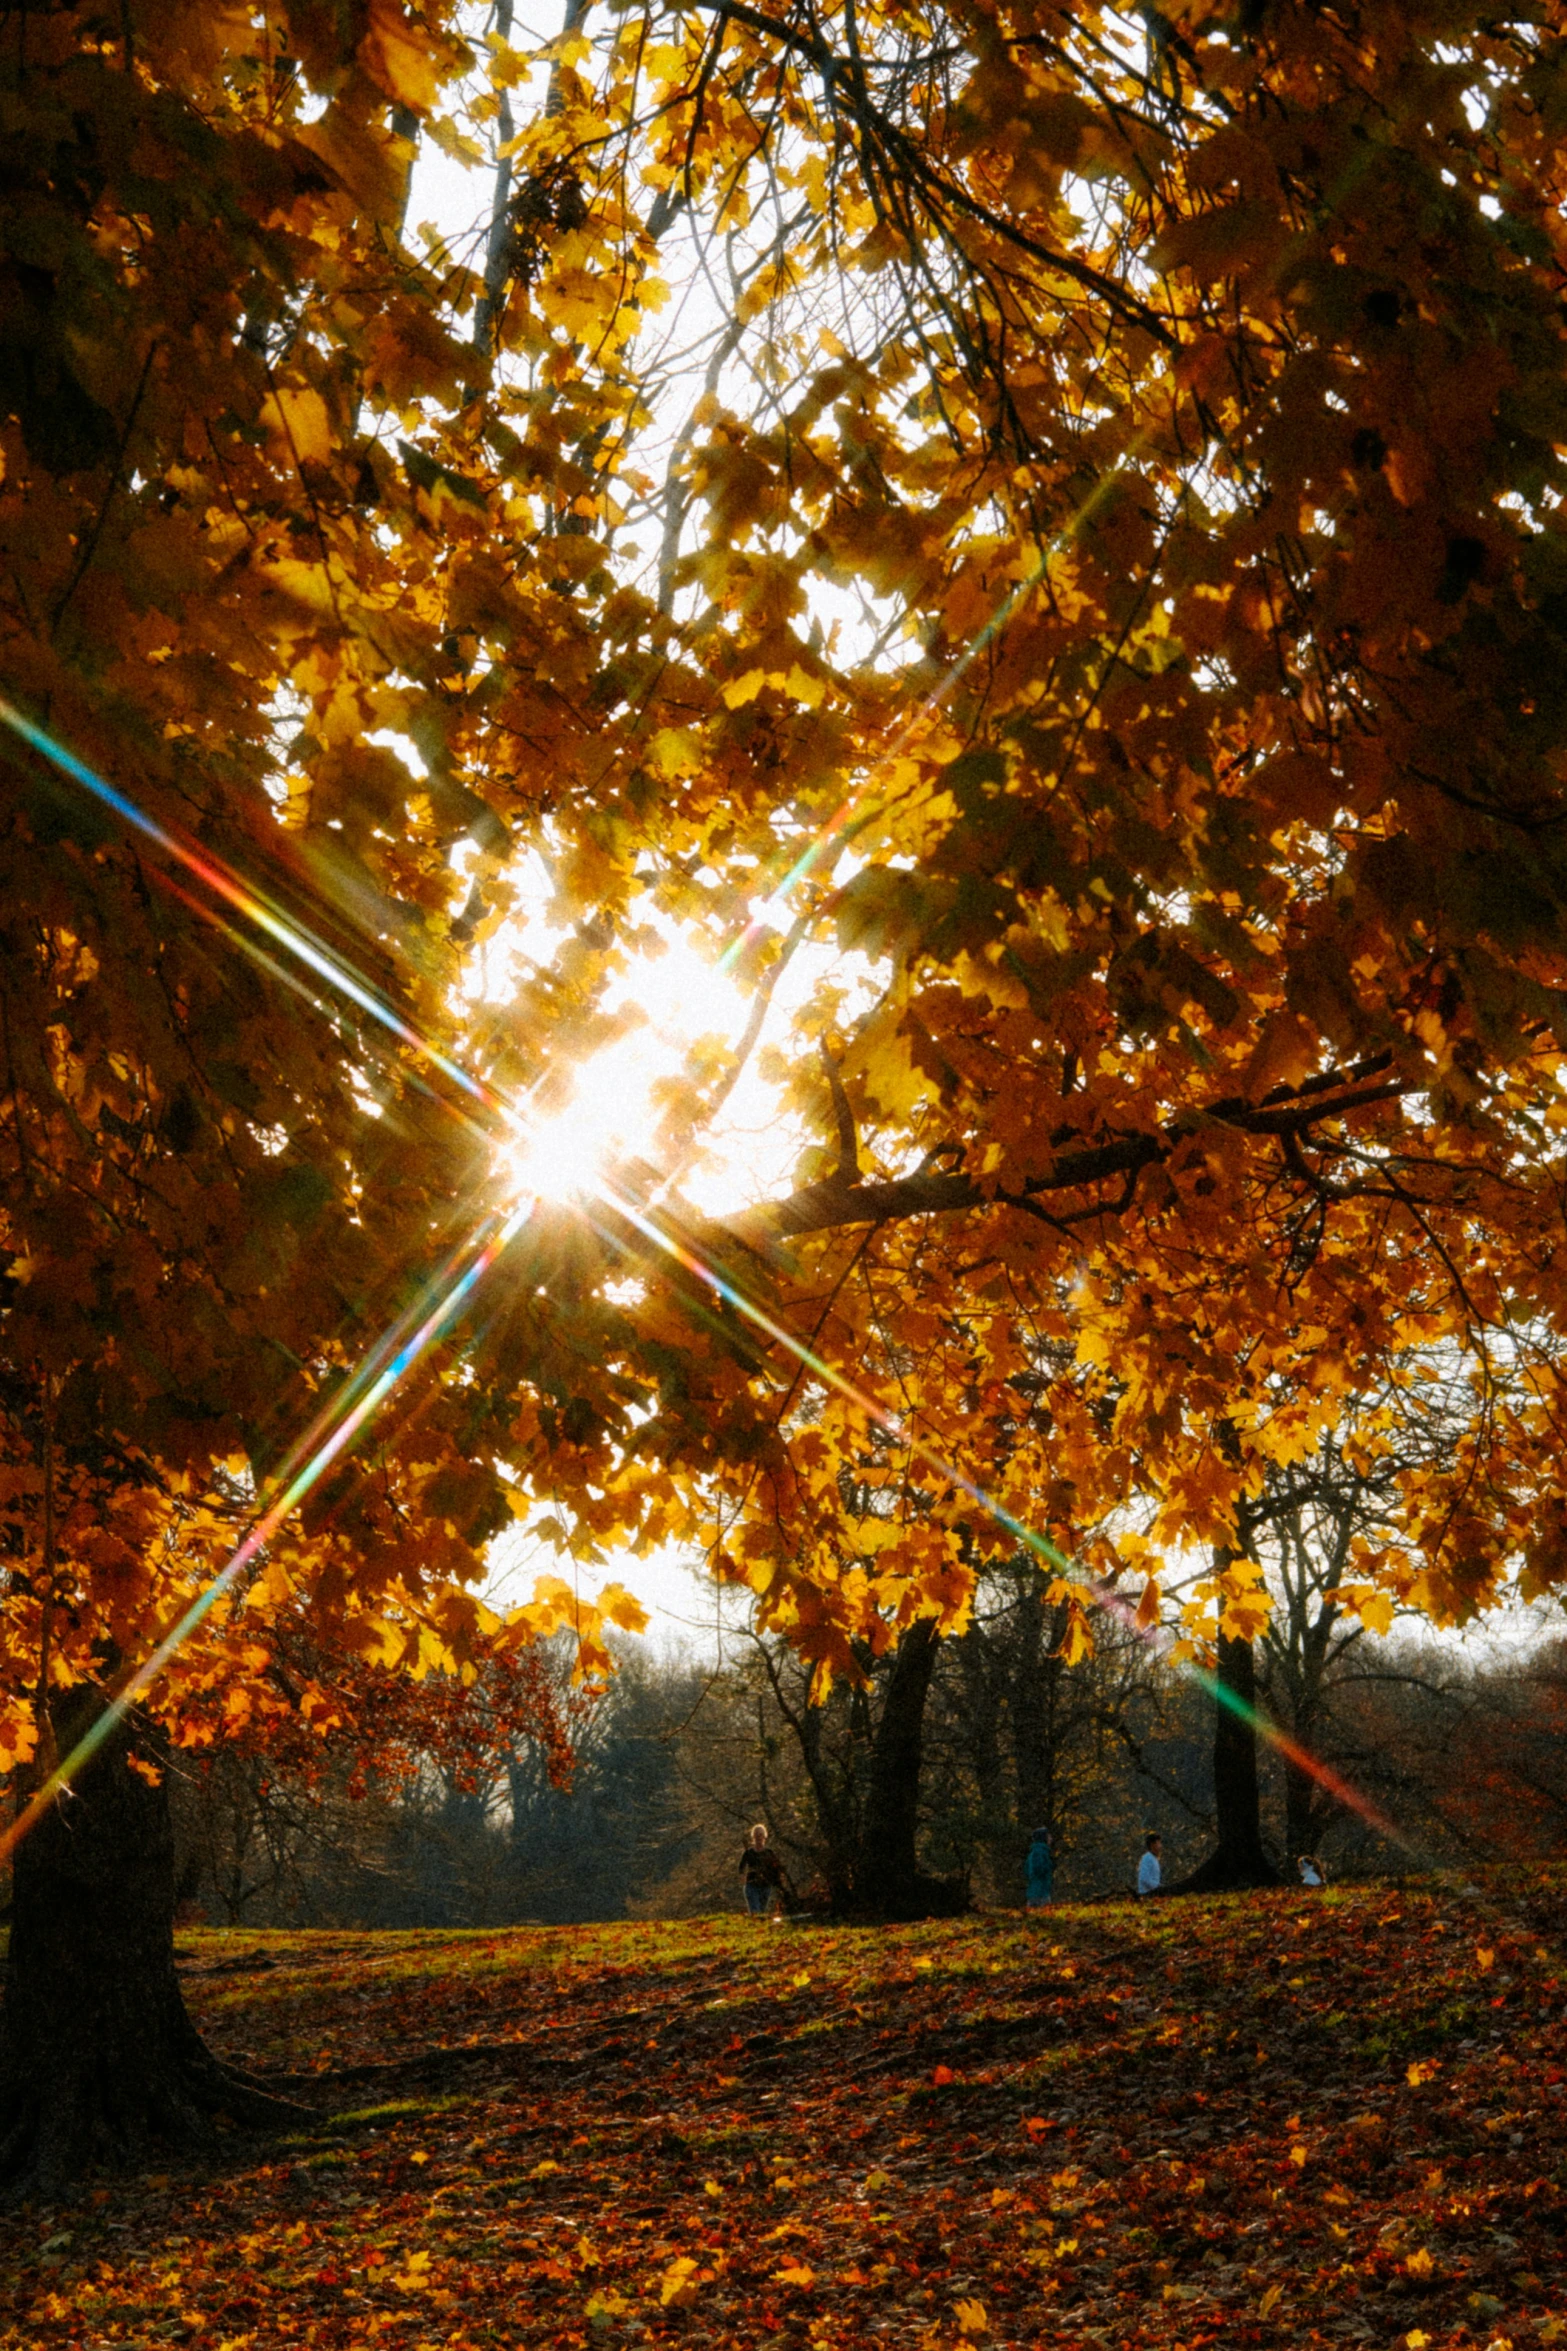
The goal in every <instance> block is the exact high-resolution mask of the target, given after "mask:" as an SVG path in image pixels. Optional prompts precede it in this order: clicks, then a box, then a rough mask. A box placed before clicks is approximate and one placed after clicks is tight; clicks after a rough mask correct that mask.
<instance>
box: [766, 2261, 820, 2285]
mask: <svg viewBox="0 0 1567 2351" xmlns="http://www.w3.org/2000/svg"><path fill="white" fill-rule="evenodd" d="M773 2276H774V2278H775V2280H776V2281H777V2283H778V2284H779V2285H780V2286H814V2285H815V2283H816V2272H815V2270H814V2269H807V2268H806V2267H805V2265H804V2263H803V2262H799V2261H797V2262H794V2263H793V2264H791V2266H790V2267H789V2268H788V2269H775V2270H774V2271H773Z"/></svg>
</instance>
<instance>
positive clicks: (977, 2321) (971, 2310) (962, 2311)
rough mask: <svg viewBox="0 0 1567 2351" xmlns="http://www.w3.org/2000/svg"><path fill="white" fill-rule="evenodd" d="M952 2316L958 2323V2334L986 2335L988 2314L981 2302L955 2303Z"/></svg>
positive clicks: (988, 2320) (988, 2322)
mask: <svg viewBox="0 0 1567 2351" xmlns="http://www.w3.org/2000/svg"><path fill="white" fill-rule="evenodd" d="M952 2315H953V2317H954V2318H955V2319H956V2320H957V2322H958V2332H959V2333H960V2334H964V2335H988V2334H989V2332H990V2314H989V2312H988V2311H987V2310H986V2308H985V2305H984V2303H983V2302H975V2301H972V2300H970V2301H965V2302H955V2303H954V2304H953V2306H952Z"/></svg>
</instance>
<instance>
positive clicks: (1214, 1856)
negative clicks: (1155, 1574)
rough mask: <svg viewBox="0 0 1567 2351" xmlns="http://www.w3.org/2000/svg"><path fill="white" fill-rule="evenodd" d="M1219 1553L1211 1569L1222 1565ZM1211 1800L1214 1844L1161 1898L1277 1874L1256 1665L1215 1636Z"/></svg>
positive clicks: (1267, 1881) (1224, 1889)
mask: <svg viewBox="0 0 1567 2351" xmlns="http://www.w3.org/2000/svg"><path fill="white" fill-rule="evenodd" d="M1227 1560H1228V1554H1227V1553H1222V1552H1221V1553H1220V1554H1219V1555H1218V1556H1217V1558H1216V1560H1215V1566H1216V1567H1218V1568H1220V1569H1221V1570H1222V1568H1223V1567H1224V1566H1225V1565H1226V1564H1227ZM1214 1697H1215V1705H1214V1721H1213V1802H1214V1811H1215V1813H1216V1815H1217V1818H1218V1825H1219V1843H1218V1848H1217V1850H1216V1851H1215V1852H1213V1853H1210V1854H1209V1856H1208V1858H1207V1860H1206V1861H1204V1862H1202V1863H1200V1864H1199V1866H1198V1867H1197V1868H1196V1869H1194V1870H1193V1871H1192V1872H1191V1873H1190V1875H1189V1876H1187V1877H1184V1878H1181V1879H1179V1880H1178V1881H1177V1882H1176V1884H1174V1885H1173V1886H1167V1887H1166V1888H1165V1893H1166V1894H1233V1893H1243V1892H1246V1891H1247V1890H1249V1889H1251V1888H1254V1887H1258V1886H1276V1885H1278V1884H1279V1883H1280V1882H1281V1881H1280V1878H1279V1873H1278V1871H1277V1870H1276V1869H1275V1868H1274V1866H1273V1864H1272V1862H1271V1861H1270V1860H1269V1859H1268V1856H1267V1854H1266V1853H1265V1852H1264V1851H1263V1847H1262V1806H1261V1798H1260V1792H1259V1788H1258V1783H1257V1720H1258V1716H1257V1661H1256V1653H1255V1651H1254V1650H1253V1648H1252V1645H1251V1643H1250V1641H1244V1640H1232V1639H1231V1638H1230V1637H1229V1636H1228V1635H1227V1634H1221V1635H1220V1638H1219V1672H1218V1681H1217V1686H1216V1688H1215V1692H1214Z"/></svg>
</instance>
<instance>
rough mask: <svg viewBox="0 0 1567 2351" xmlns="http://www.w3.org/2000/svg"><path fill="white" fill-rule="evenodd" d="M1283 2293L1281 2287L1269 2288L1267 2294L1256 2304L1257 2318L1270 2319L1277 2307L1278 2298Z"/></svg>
mask: <svg viewBox="0 0 1567 2351" xmlns="http://www.w3.org/2000/svg"><path fill="white" fill-rule="evenodd" d="M1283 2291H1284V2288H1283V2287H1282V2286H1270V2287H1269V2288H1268V2290H1267V2292H1266V2293H1265V2294H1264V2295H1263V2296H1262V2297H1261V2299H1260V2300H1259V2301H1258V2304H1257V2316H1258V2317H1259V2318H1271V2317H1272V2316H1273V2313H1274V2311H1275V2310H1276V2309H1277V2308H1278V2306H1279V2297H1280V2296H1281V2294H1282V2293H1283Z"/></svg>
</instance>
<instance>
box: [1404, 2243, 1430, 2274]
mask: <svg viewBox="0 0 1567 2351" xmlns="http://www.w3.org/2000/svg"><path fill="white" fill-rule="evenodd" d="M1404 2267H1405V2268H1406V2269H1407V2270H1408V2272H1409V2274H1410V2276H1411V2277H1412V2278H1428V2277H1429V2276H1430V2275H1431V2270H1432V2261H1431V2256H1430V2254H1429V2253H1428V2252H1427V2251H1426V2249H1425V2247H1424V2245H1422V2246H1420V2247H1419V2249H1418V2250H1417V2251H1416V2252H1414V2253H1411V2254H1410V2255H1409V2257H1408V2259H1407V2260H1406V2261H1405V2263H1404Z"/></svg>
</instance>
